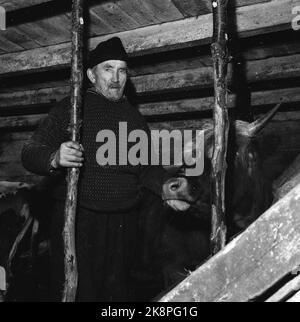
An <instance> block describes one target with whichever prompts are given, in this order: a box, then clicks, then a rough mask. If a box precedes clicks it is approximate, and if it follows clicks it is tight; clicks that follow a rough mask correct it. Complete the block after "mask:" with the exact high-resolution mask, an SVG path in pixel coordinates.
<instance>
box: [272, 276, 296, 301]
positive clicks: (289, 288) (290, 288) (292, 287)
mask: <svg viewBox="0 0 300 322" xmlns="http://www.w3.org/2000/svg"><path fill="white" fill-rule="evenodd" d="M299 289H300V275H298V276H297V277H295V278H294V279H293V280H291V281H290V282H288V283H287V284H286V285H284V286H283V287H282V288H281V289H280V290H279V291H277V292H276V293H275V294H273V295H272V296H271V297H270V298H268V299H267V300H266V302H269V303H275V302H282V301H284V300H285V299H287V298H289V297H290V296H291V295H292V294H294V293H295V292H296V291H298V290H299Z"/></svg>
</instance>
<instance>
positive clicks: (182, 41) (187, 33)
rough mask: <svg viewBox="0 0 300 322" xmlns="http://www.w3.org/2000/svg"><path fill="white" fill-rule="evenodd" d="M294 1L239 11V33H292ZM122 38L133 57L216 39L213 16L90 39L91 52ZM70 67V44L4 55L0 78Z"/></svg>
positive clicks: (280, 1) (262, 5) (0, 60)
mask: <svg viewBox="0 0 300 322" xmlns="http://www.w3.org/2000/svg"><path fill="white" fill-rule="evenodd" d="M292 2H293V0H276V1H275V0H273V1H270V2H266V3H259V4H254V5H251V6H245V7H240V8H238V9H236V21H237V31H238V33H239V36H240V37H247V36H251V35H257V34H262V33H268V32H272V31H274V30H276V31H278V30H287V29H291V21H292V10H291V8H292ZM112 36H119V37H120V38H121V39H122V41H123V43H124V45H125V47H126V49H127V51H128V53H129V55H131V56H136V55H143V54H147V53H154V52H160V51H166V50H170V49H176V48H182V47H186V46H192V45H200V44H207V43H209V42H210V39H211V36H212V14H207V15H202V16H199V17H192V18H186V19H182V20H178V21H173V22H167V23H163V24H160V25H154V26H147V27H143V28H138V29H135V30H130V31H124V32H119V33H115V34H110V35H105V36H99V37H95V38H92V39H90V48H94V47H95V46H96V45H97V44H98V43H99V42H100V41H103V40H105V39H107V38H109V37H112ZM69 64H70V43H63V44H59V45H54V46H48V47H43V48H37V49H32V50H27V51H23V52H17V53H9V54H3V55H0V75H5V74H10V73H22V72H35V71H40V70H47V69H51V68H61V67H64V66H67V65H69Z"/></svg>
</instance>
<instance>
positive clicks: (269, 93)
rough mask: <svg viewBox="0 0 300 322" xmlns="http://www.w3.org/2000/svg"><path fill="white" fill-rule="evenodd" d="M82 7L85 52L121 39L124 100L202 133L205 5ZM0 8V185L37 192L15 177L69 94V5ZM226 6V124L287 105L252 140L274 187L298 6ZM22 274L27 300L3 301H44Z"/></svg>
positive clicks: (297, 78)
mask: <svg viewBox="0 0 300 322" xmlns="http://www.w3.org/2000/svg"><path fill="white" fill-rule="evenodd" d="M86 2H87V3H86V5H87V8H86V10H85V12H86V14H85V26H86V30H85V40H86V43H85V48H87V49H88V48H90V49H91V48H94V47H95V46H96V44H98V43H99V42H100V41H101V40H105V39H108V38H110V37H112V36H115V35H117V36H119V37H120V38H121V39H122V41H123V43H124V45H125V47H126V49H127V51H128V53H129V56H130V62H129V66H130V85H131V86H130V88H128V96H129V97H130V100H131V102H133V103H134V104H135V105H136V106H137V108H138V109H139V110H140V111H141V113H142V114H143V115H144V116H145V117H146V120H147V121H148V123H149V125H150V127H151V128H153V129H164V128H167V129H187V128H189V129H199V128H200V129H201V126H202V124H203V123H204V122H206V120H207V119H211V118H212V110H213V106H214V90H213V67H212V65H213V64H212V58H211V52H210V44H211V37H212V13H211V12H212V9H211V1H210V0H142V1H141V0H117V1H105V0H103V1H101V0H90V1H86ZM0 6H2V7H4V8H5V9H6V30H1V31H0V79H1V82H0V165H1V167H0V183H1V182H16V183H19V182H21V183H25V184H29V185H31V184H39V183H40V182H41V180H42V179H43V178H42V177H39V176H37V175H34V174H32V173H30V172H28V171H27V170H25V169H24V168H23V166H22V163H21V158H20V153H21V150H22V147H23V145H24V143H25V142H27V141H28V139H29V138H30V137H31V135H32V133H33V131H34V130H35V128H36V127H37V125H38V124H39V122H40V121H41V120H42V119H43V118H44V117H45V116H46V115H47V113H48V112H49V111H50V110H51V108H52V107H53V106H55V104H56V103H57V102H59V101H60V100H61V99H62V98H64V97H66V96H67V95H68V94H69V91H70V85H69V83H70V61H71V43H70V42H71V26H72V22H71V1H69V0H60V1H55V0H23V1H19V0H10V1H5V0H0ZM228 6H229V9H228V23H229V42H228V47H229V53H230V56H231V57H230V62H229V68H228V91H229V93H228V109H229V115H230V117H231V118H232V119H239V120H244V121H248V122H252V121H254V120H256V119H257V118H258V117H259V116H261V115H262V114H264V113H266V112H267V111H269V110H270V109H271V108H272V107H273V106H274V105H276V104H277V103H278V102H279V101H280V99H282V98H284V101H285V102H284V104H283V105H282V106H281V108H280V109H279V111H278V112H277V113H276V115H275V116H274V118H273V119H272V121H270V123H269V124H268V125H267V126H266V128H265V129H264V130H263V132H262V133H261V139H260V144H261V150H262V158H263V167H264V171H265V174H266V175H267V177H268V179H269V180H270V181H274V180H276V179H278V178H279V176H280V175H281V174H282V173H283V172H284V170H285V169H286V168H287V167H288V166H289V165H290V164H291V163H292V162H293V160H295V158H296V157H297V155H299V154H300V85H299V84H300V42H299V31H297V30H296V29H295V28H293V24H292V21H293V19H295V18H296V16H297V12H296V11H294V14H293V11H292V9H293V8H294V7H296V6H297V1H291V0H229V4H228ZM298 6H300V3H298ZM298 24H299V23H298ZM298 29H299V28H298ZM5 209H6V208H5V206H3V209H2V213H1V211H0V216H2V217H3V218H4V217H7V211H6V210H5ZM0 210H1V209H0ZM5 211H6V212H5ZM43 216H45V217H46V216H47V214H46V213H45V214H43ZM1 222H2V221H1ZM31 224H34V222H33V223H31ZM18 227H19V226H18ZM21 227H22V226H21ZM18 229H19V228H18ZM18 229H17V230H18ZM2 230H3V231H4V230H5V229H4V228H3V226H2V227H1V231H2ZM3 236H4V233H3ZM9 236H10V237H9V238H10V240H9V241H6V242H5V243H4V241H2V239H1V243H2V246H3V247H2V248H5V247H8V248H9V247H11V246H12V244H13V240H14V238H13V237H16V232H11V233H10V235H9ZM27 237H28V240H29V243H30V233H29V236H27ZM0 238H1V236H0ZM4 244H5V247H4ZM20 247H21V246H20ZM0 248H1V247H0ZM21 248H22V247H21ZM19 252H20V253H21V251H20V250H19ZM2 260H3V258H2ZM43 260H44V261H46V260H47V259H45V258H44V259H43ZM16 265H17V264H16ZM19 265H24V263H19ZM39 265H45V263H39ZM0 266H1V263H0ZM2 266H4V264H3V263H2ZM20 270H22V271H23V273H22V274H21V275H20V277H19V280H18V281H17V282H15V284H17V285H20V284H22V285H25V286H24V288H26V289H27V291H20V287H18V286H16V289H17V290H16V291H15V293H14V292H12V294H11V300H15V301H17V300H30V296H32V298H33V299H34V300H46V299H47V294H45V293H46V289H43V287H44V286H43V285H42V286H40V287H41V289H39V290H38V291H36V290H35V293H34V294H32V293H33V292H31V295H30V296H29V295H28V289H29V288H30V286H28V285H26V283H27V284H28V283H29V282H28V281H26V283H24V281H23V280H24V278H25V277H24V274H25V273H24V269H23V268H21V269H20ZM37 271H38V272H40V271H41V269H37ZM36 274H37V275H38V274H39V273H36ZM40 278H41V279H43V278H44V277H40ZM20 279H21V281H20ZM22 281H23V282H22ZM18 283H19V284H18ZM37 293H38V296H39V297H40V298H38V299H37V298H36V296H37ZM32 298H31V299H32Z"/></svg>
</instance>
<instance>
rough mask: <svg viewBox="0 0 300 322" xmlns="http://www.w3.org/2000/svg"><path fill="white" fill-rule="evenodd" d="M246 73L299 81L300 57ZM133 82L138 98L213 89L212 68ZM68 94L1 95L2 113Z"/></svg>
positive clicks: (256, 78)
mask: <svg viewBox="0 0 300 322" xmlns="http://www.w3.org/2000/svg"><path fill="white" fill-rule="evenodd" d="M245 70H246V75H245V81H246V82H248V83H255V82H260V81H268V80H275V79H286V78H293V77H300V54H296V55H291V56H283V57H272V58H267V59H262V60H254V61H248V62H247V63H246V66H245ZM232 75H233V68H232V66H231V65H229V82H230V81H231V82H232V79H233V76H232ZM131 82H132V83H133V86H134V87H135V89H136V93H137V94H138V95H150V94H157V93H162V92H174V91H181V90H183V89H194V88H197V89H201V88H211V87H212V85H213V76H212V67H201V68H196V69H187V70H180V71H175V72H168V73H158V74H151V75H143V76H135V77H131ZM68 93H69V87H68V86H59V87H54V88H43V89H38V90H28V91H15V92H6V93H0V109H1V107H9V106H22V105H38V104H51V103H54V102H55V100H59V99H61V98H63V97H65V96H67V95H68ZM283 93H286V95H285V96H286V97H287V98H289V99H292V96H293V97H294V99H295V100H297V101H298V100H299V95H298V93H297V91H294V90H292V91H291V92H289V91H286V90H283ZM271 99H272V98H271ZM265 104H267V101H266V103H265Z"/></svg>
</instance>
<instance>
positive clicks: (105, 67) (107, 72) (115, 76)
mask: <svg viewBox="0 0 300 322" xmlns="http://www.w3.org/2000/svg"><path fill="white" fill-rule="evenodd" d="M88 77H89V79H90V81H91V82H92V83H93V84H94V87H95V89H96V90H97V91H98V92H100V93H101V94H102V95H104V96H105V97H106V98H107V99H109V100H111V101H118V100H120V99H121V98H122V96H123V93H124V88H125V84H126V80H127V64H126V62H124V61H122V60H107V61H104V62H102V63H100V64H98V65H96V66H95V67H93V68H92V69H88Z"/></svg>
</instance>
